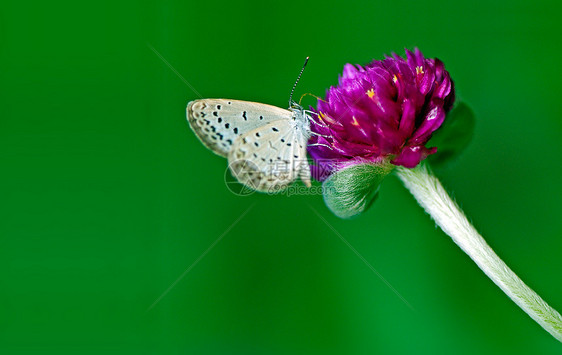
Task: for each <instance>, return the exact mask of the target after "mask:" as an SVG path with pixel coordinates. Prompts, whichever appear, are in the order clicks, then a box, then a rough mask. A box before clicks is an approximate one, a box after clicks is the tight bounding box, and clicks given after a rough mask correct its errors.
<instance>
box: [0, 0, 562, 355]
mask: <svg viewBox="0 0 562 355" xmlns="http://www.w3.org/2000/svg"><path fill="white" fill-rule="evenodd" d="M560 12H561V6H560V2H558V1H550V2H549V1H532V2H519V1H507V0H506V1H485V2H481V3H480V4H478V3H476V2H472V1H471V2H445V1H443V2H438V1H435V2H404V1H368V0H366V1H345V2H341V3H336V2H326V1H317V2H300V1H283V2H278V3H275V4H273V5H272V4H269V3H268V2H264V1H256V2H236V1H223V2H215V1H198V2H194V1H188V2H180V1H162V2H156V1H153V2H148V1H145V2H91V3H90V2H88V3H86V2H84V3H80V2H66V3H62V2H25V1H8V2H4V3H3V4H2V8H1V10H0V36H1V37H0V56H1V60H0V83H1V89H0V90H1V91H0V164H1V165H0V167H1V173H0V201H1V204H0V213H1V215H0V352H1V353H3V354H26V353H57V354H77V353H80V354H87V353H91V354H99V353H111V354H123V353H129V352H130V353H136V354H214V353H216V354H372V353H379V354H426V353H427V354H451V353H455V354H475V353H479V354H483V353H490V354H498V353H510V354H560V353H562V344H560V343H558V342H557V341H556V340H555V339H554V338H552V337H551V336H550V335H549V334H547V333H546V332H545V331H543V330H542V329H541V328H540V327H539V326H538V325H537V324H535V322H534V321H532V320H531V319H530V318H529V317H528V316H527V315H526V314H524V313H523V311H521V310H520V309H519V308H518V307H517V306H516V305H515V304H513V303H512V302H511V301H510V300H509V299H508V298H507V297H506V296H505V295H504V294H503V293H502V292H501V291H500V290H499V289H498V288H497V287H496V286H495V285H494V284H493V283H492V282H491V281H490V280H489V279H488V278H487V277H485V276H484V274H483V273H482V272H481V271H480V270H479V269H478V268H477V267H476V265H475V264H474V263H473V262H472V261H471V260H470V259H469V258H468V257H467V256H466V255H464V254H463V252H461V251H460V249H459V248H458V247H457V246H456V245H454V244H453V243H452V241H451V240H450V239H449V238H448V237H447V236H446V235H444V234H443V233H442V232H441V231H440V230H438V229H436V228H435V226H434V223H433V222H432V221H431V220H430V219H429V217H428V216H426V215H425V214H424V213H423V211H422V210H421V208H420V207H419V206H417V205H416V204H415V202H414V200H413V198H412V197H411V195H409V193H408V192H407V191H406V190H405V189H404V188H403V187H402V186H401V184H400V182H399V181H398V179H397V178H396V177H394V176H392V177H389V178H387V179H386V180H385V181H384V183H383V186H382V188H381V192H380V198H379V200H378V201H377V202H376V204H375V205H374V206H373V208H372V209H371V210H369V211H368V213H366V214H364V215H363V216H361V217H359V218H357V219H354V220H351V221H344V220H338V219H337V218H335V217H334V216H332V215H331V214H330V212H329V211H328V210H327V208H326V207H325V206H324V204H323V201H322V198H321V196H318V195H315V196H289V197H287V196H266V195H261V194H253V195H251V196H247V197H239V196H236V195H234V194H232V193H231V192H229V190H228V189H227V188H226V186H225V184H224V182H223V180H224V172H225V168H226V162H225V160H224V159H222V158H220V157H217V156H215V155H213V154H212V153H211V152H209V151H208V150H207V149H205V148H204V147H203V145H202V144H200V142H199V141H198V140H197V138H196V137H195V135H194V134H193V133H192V132H191V131H190V129H189V128H188V125H187V123H186V120H185V106H186V104H187V102H188V101H190V100H193V99H196V98H198V96H197V95H196V94H195V93H194V92H193V91H192V90H191V89H190V88H189V87H188V86H187V85H186V84H185V83H184V82H182V80H181V79H180V78H179V77H178V76H177V75H176V74H175V73H174V72H173V71H172V70H171V69H170V68H169V67H167V66H166V65H165V64H164V62H163V61H162V60H161V59H160V58H159V57H158V56H157V55H156V54H155V53H154V52H153V51H151V49H150V48H149V47H148V45H147V44H150V45H152V46H153V47H154V48H155V49H156V50H157V51H158V52H160V53H161V55H162V56H163V57H164V58H166V60H167V61H168V62H169V63H170V64H171V65H172V66H173V67H174V68H176V70H177V72H178V73H179V74H181V75H182V76H183V77H184V78H185V79H186V80H187V81H188V82H189V83H190V84H191V85H192V86H193V87H194V88H195V89H196V90H197V91H198V92H199V93H200V94H201V95H202V96H203V97H225V98H236V99H243V100H250V101H258V102H264V103H270V104H273V105H277V106H281V107H285V106H286V102H287V99H288V94H289V91H290V88H291V86H292V85H293V82H294V80H295V78H296V75H297V73H298V71H299V70H300V67H301V65H302V62H303V59H304V57H305V56H307V55H308V56H310V57H311V60H310V62H309V66H308V68H307V70H306V71H305V73H304V75H303V78H302V81H301V83H300V84H299V87H298V88H297V97H299V96H300V95H301V94H303V93H305V92H310V93H314V94H316V95H323V94H324V92H325V89H326V88H327V87H329V86H330V85H332V84H335V83H336V81H337V75H338V73H340V71H341V68H342V66H343V65H344V63H346V62H352V63H364V62H367V61H369V60H371V59H372V58H378V59H380V58H382V56H383V54H384V53H390V52H392V51H396V52H398V53H402V54H403V49H404V47H406V48H410V49H412V48H414V47H415V46H418V47H419V48H420V49H421V50H422V51H423V52H424V54H426V55H427V56H428V57H439V58H440V59H442V60H443V61H444V62H445V64H446V67H447V69H448V70H449V71H450V73H451V75H452V77H453V78H454V80H455V82H456V86H457V91H458V95H459V97H461V98H462V99H463V100H464V101H466V102H468V103H470V104H471V106H472V107H473V109H474V110H475V112H476V114H477V125H476V131H475V137H474V140H473V141H472V143H471V145H470V146H469V148H468V149H467V150H466V151H465V153H464V154H463V155H462V156H461V157H460V158H459V159H458V160H457V161H455V163H454V164H452V165H451V166H449V167H448V168H446V169H444V170H441V171H438V172H437V173H438V175H439V176H440V177H441V178H442V180H443V183H444V184H445V185H446V186H447V187H448V188H449V189H450V190H451V191H454V196H455V197H456V198H457V199H458V201H459V202H460V204H461V205H462V207H463V208H464V209H465V211H466V213H467V214H468V215H469V216H470V218H471V219H472V220H473V221H474V223H475V225H476V226H477V227H478V228H479V230H480V231H481V232H482V234H483V235H484V236H485V238H486V239H487V241H488V242H489V244H490V245H491V246H492V247H493V248H494V249H495V250H496V251H497V253H498V254H499V255H500V256H501V257H502V258H504V260H505V261H506V262H507V264H508V265H510V266H511V267H512V268H513V269H514V270H515V271H516V272H517V273H518V274H519V275H520V276H521V277H522V278H523V280H524V281H526V282H527V283H528V284H529V285H530V286H531V287H532V288H534V289H535V290H536V291H537V292H538V293H539V294H540V295H541V296H542V297H543V298H544V299H545V300H546V301H547V302H549V303H550V304H551V305H552V306H553V307H555V308H557V309H558V310H562V282H561V273H562V259H561V258H560V255H561V252H562V238H561V236H562V222H561V218H560V216H561V214H562V207H561V206H562V205H561V204H560V202H559V201H560V198H561V197H562V186H561V184H560V182H561V181H562V169H561V166H560V157H559V154H560V151H561V148H562V144H561V143H560V136H561V134H562V123H561V122H562V121H561V120H560V117H561V114H562V105H561V104H560V97H561V96H562V89H561V87H560V78H561V74H562V73H561V71H562V66H561V65H560V58H561V56H562V44H561V41H560V36H559V35H560V33H562V22H561V21H560ZM307 100H308V101H305V103H307V104H309V103H312V102H313V101H310V99H307ZM250 206H253V208H252V209H251V210H250V211H249V212H247V214H246V215H244V217H243V218H242V219H240V220H239V221H238V223H236V224H235V225H234V226H233V223H235V221H237V220H238V219H239V217H240V216H241V215H242V214H243V213H244V211H246V210H247V209H248V208H249V207H250ZM310 207H312V208H314V209H315V210H317V211H318V213H319V214H320V215H322V216H323V218H325V219H326V220H327V221H328V222H329V223H330V224H331V225H332V226H333V227H334V228H335V230H337V231H338V233H340V234H341V236H342V237H344V238H345V239H346V240H347V241H349V243H350V244H351V245H353V246H354V247H355V248H356V249H357V251H358V252H359V253H360V254H361V255H362V256H363V257H364V258H365V259H366V260H367V261H368V262H369V263H370V264H372V266H373V267H374V268H375V269H376V270H377V271H378V272H379V273H380V274H381V275H383V276H384V278H385V279H386V280H387V281H388V282H389V283H390V284H391V285H392V286H393V287H394V288H395V289H396V290H397V291H398V292H399V293H400V294H401V295H402V296H403V298H404V299H406V300H407V301H408V302H409V303H410V304H411V305H412V307H413V308H414V309H415V311H413V310H412V309H410V308H409V307H408V306H407V305H406V304H405V303H403V302H402V300H401V299H400V298H399V297H398V296H397V295H396V294H395V293H393V292H392V290H391V289H390V288H389V287H388V286H387V285H386V284H385V283H384V282H383V281H381V279H380V278H378V277H377V275H376V274H375V273H373V272H372V271H371V270H370V269H369V268H368V267H367V266H366V265H365V264H364V263H363V262H362V261H361V260H360V259H359V258H358V257H357V256H356V255H355V254H354V253H353V252H352V251H351V250H350V249H349V248H348V247H347V246H346V245H345V244H344V243H343V242H342V241H341V240H340V239H339V237H338V236H337V235H336V234H335V233H334V232H333V231H332V230H331V229H330V227H328V226H327V225H326V224H325V223H324V222H323V221H322V220H321V219H320V218H319V217H318V216H317V215H316V214H315V213H314V212H313V211H312V209H311V208H310ZM225 232H226V234H224V233H225ZM221 235H223V238H222V239H221V240H220V241H219V242H218V243H217V244H215V246H214V248H212V250H210V251H209V252H208V253H206V254H205V255H204V257H203V258H201V259H198V258H200V256H201V255H202V254H204V252H205V251H206V250H207V248H208V247H209V246H211V245H212V244H213V243H214V242H215V241H217V239H218V238H219V237H220V236H221ZM197 260H199V262H198V263H197V264H196V265H195V266H193V267H192V268H191V269H189V270H188V268H189V267H190V265H192V264H193V263H194V262H196V261H197ZM186 270H188V271H189V272H187V273H186V274H185V276H184V277H183V278H181V279H180V280H179V281H178V282H177V283H175V284H174V282H175V281H176V280H177V279H178V278H179V277H180V276H181V275H182V274H184V272H185V271H186ZM172 285H173V286H174V287H172V288H171V289H170V291H169V292H168V293H167V294H165V296H164V297H163V298H161V299H160V301H159V302H158V303H157V304H156V305H155V306H154V307H152V308H151V309H150V310H148V311H147V309H148V308H149V307H150V306H151V305H152V304H153V303H154V302H155V301H156V300H157V299H158V298H159V297H160V296H161V295H162V294H163V293H164V292H165V291H166V290H167V289H168V288H169V287H170V286H172Z"/></svg>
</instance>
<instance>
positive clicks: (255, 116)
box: [187, 99, 292, 157]
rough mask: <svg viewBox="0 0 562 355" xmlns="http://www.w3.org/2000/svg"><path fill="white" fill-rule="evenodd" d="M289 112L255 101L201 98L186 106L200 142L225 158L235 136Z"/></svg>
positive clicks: (287, 114)
mask: <svg viewBox="0 0 562 355" xmlns="http://www.w3.org/2000/svg"><path fill="white" fill-rule="evenodd" d="M291 117H292V113H291V111H289V110H285V109H282V108H279V107H275V106H271V105H267V104H260V103H257V102H249V101H240V100H228V99H202V100H195V101H191V102H190V103H189V104H188V105H187V121H188V122H189V126H190V127H191V129H192V130H193V132H195V134H196V135H197V137H198V138H199V139H200V140H201V142H202V143H203V144H204V145H205V146H206V147H207V148H209V149H210V150H212V151H213V152H214V153H215V154H218V155H220V156H223V157H227V156H228V153H229V152H230V150H231V149H232V145H233V144H234V141H235V140H236V138H237V137H239V136H241V135H244V134H246V133H248V132H249V131H251V130H254V129H256V128H258V127H260V126H263V125H265V124H267V123H269V122H272V121H276V120H280V119H282V120H289V119H290V118H291Z"/></svg>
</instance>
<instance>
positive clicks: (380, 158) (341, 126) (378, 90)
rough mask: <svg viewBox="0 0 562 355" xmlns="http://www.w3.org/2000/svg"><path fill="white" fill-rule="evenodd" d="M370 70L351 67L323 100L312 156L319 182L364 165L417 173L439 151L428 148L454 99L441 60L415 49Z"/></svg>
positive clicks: (373, 64)
mask: <svg viewBox="0 0 562 355" xmlns="http://www.w3.org/2000/svg"><path fill="white" fill-rule="evenodd" d="M406 57H407V59H403V58H401V57H399V56H398V55H396V54H393V56H392V57H387V58H386V59H384V60H374V61H373V62H371V63H370V64H367V65H365V66H359V65H355V66H354V65H352V64H346V65H345V66H344V69H343V76H341V77H340V78H339V84H338V85H337V86H336V87H331V88H330V89H329V90H328V92H327V94H326V99H325V100H318V105H317V109H316V110H314V112H316V115H315V117H314V121H313V122H311V129H312V132H314V133H316V134H317V135H316V134H314V135H313V136H312V138H311V140H310V142H309V143H310V144H311V146H309V148H308V151H309V153H310V155H311V156H312V158H313V159H314V161H315V163H316V166H315V168H314V169H313V174H314V176H315V178H317V179H318V180H320V181H323V180H325V179H326V178H327V177H328V176H329V175H330V174H331V173H333V172H334V171H336V170H340V169H342V168H345V167H348V166H351V165H355V164H360V163H383V162H388V161H390V163H392V164H394V165H402V166H405V167H407V168H413V167H415V166H416V165H418V164H419V162H420V161H422V160H423V159H425V158H426V157H427V156H428V155H430V154H433V153H435V152H436V151H437V148H428V147H426V146H425V144H426V143H427V141H428V140H429V139H430V138H431V134H432V133H433V132H434V131H435V130H436V129H438V128H439V127H440V126H441V124H442V123H443V120H444V119H445V115H446V114H447V112H448V111H449V110H450V109H451V106H452V105H453V102H454V100H455V90H454V85H453V81H452V80H451V77H450V76H449V73H448V72H447V71H446V70H445V68H444V65H443V63H442V62H441V61H440V60H439V59H426V58H424V56H423V55H422V53H421V52H420V51H419V50H418V49H416V50H415V52H414V53H412V52H411V51H408V50H406Z"/></svg>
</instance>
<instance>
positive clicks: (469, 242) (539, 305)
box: [396, 164, 562, 342]
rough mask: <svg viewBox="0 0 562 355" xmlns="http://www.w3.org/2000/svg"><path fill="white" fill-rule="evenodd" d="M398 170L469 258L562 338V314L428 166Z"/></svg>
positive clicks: (414, 193)
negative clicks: (492, 242)
mask: <svg viewBox="0 0 562 355" xmlns="http://www.w3.org/2000/svg"><path fill="white" fill-rule="evenodd" d="M396 170H397V174H398V176H399V177H400V179H401V180H402V182H403V183H404V185H406V187H407V188H408V189H409V190H410V192H411V193H412V195H414V197H415V198H416V200H417V201H418V203H419V204H420V205H421V206H422V207H423V208H424V209H425V211H426V212H427V213H428V214H429V215H430V216H431V217H432V218H433V219H434V220H435V222H436V223H437V225H439V227H441V229H443V231H444V232H445V233H447V234H448V235H449V236H450V237H451V238H452V239H453V241H454V242H455V243H456V244H457V245H458V246H459V247H461V249H462V250H464V252H465V253H467V254H468V256H470V258H471V259H472V260H474V262H475V263H476V264H477V265H478V266H479V267H480V269H482V271H484V273H486V275H488V277H489V278H490V279H492V281H494V283H495V284H496V285H498V286H499V287H500V288H501V289H502V290H503V291H504V292H505V293H506V294H507V295H508V296H509V298H511V299H512V300H513V302H515V303H516V304H517V305H518V306H519V307H521V308H522V309H523V310H524V311H525V312H526V313H527V314H528V315H529V316H530V317H531V318H533V319H534V320H535V321H536V322H537V323H539V324H540V325H541V326H542V327H543V328H544V329H545V330H546V331H547V332H549V333H550V334H552V335H553V336H554V337H555V338H556V339H558V340H559V341H561V342H562V317H560V313H558V312H557V311H556V310H555V309H553V308H552V307H550V306H549V305H548V304H547V303H546V302H545V301H543V299H542V298H540V296H539V295H537V294H536V293H535V291H533V290H532V289H531V288H529V286H527V285H525V283H524V282H523V281H521V279H520V278H519V277H518V276H517V275H516V274H515V273H514V272H513V271H512V270H511V269H510V268H509V267H508V266H507V265H506V264H505V263H504V262H503V261H502V260H501V259H500V258H499V257H498V256H497V255H496V253H494V251H493V250H492V248H491V247H490V246H489V245H488V244H487V243H486V241H485V240H484V239H483V238H482V236H481V235H480V234H479V233H478V232H477V231H476V229H475V228H474V227H473V226H472V225H471V224H470V222H469V221H468V220H467V218H466V216H465V215H464V213H463V212H462V211H461V209H460V208H459V206H457V204H456V203H455V201H453V200H452V199H451V197H449V195H448V194H447V192H446V191H445V189H444V188H443V186H442V185H441V183H440V182H439V180H438V179H437V178H436V177H435V176H434V175H433V173H432V172H431V170H430V169H429V168H428V167H427V166H426V165H425V164H420V165H419V166H418V167H416V168H414V169H407V168H403V167H399V168H397V169H396Z"/></svg>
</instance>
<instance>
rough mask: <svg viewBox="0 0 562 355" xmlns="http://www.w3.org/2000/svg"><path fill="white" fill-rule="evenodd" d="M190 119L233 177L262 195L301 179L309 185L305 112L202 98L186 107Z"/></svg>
mask: <svg viewBox="0 0 562 355" xmlns="http://www.w3.org/2000/svg"><path fill="white" fill-rule="evenodd" d="M187 119H188V122H189V125H190V127H191V129H192V130H193V131H194V132H195V134H196V135H197V137H198V138H199V139H200V140H201V142H202V143H203V144H204V145H205V146H206V147H207V148H209V149H210V150H212V151H213V152H214V153H215V154H218V155H220V156H223V157H226V158H228V163H229V167H230V170H231V172H232V175H233V176H235V177H236V178H237V179H238V181H239V182H240V183H242V184H244V185H246V186H248V187H250V188H252V189H254V190H257V191H261V192H278V191H280V190H282V189H284V188H285V187H287V186H289V185H290V184H291V183H292V182H293V181H295V180H296V179H297V178H300V179H301V180H303V182H304V183H305V184H306V185H307V186H310V168H309V165H308V160H307V156H306V147H307V142H308V139H309V138H310V135H311V133H310V122H309V116H308V115H307V114H306V112H305V111H304V110H303V109H302V108H301V107H299V106H298V105H294V106H293V107H291V108H289V109H282V108H279V107H276V106H271V105H267V104H261V103H256V102H248V101H240V100H228V99H202V100H195V101H192V102H190V103H189V104H188V106H187Z"/></svg>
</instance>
